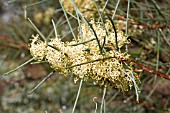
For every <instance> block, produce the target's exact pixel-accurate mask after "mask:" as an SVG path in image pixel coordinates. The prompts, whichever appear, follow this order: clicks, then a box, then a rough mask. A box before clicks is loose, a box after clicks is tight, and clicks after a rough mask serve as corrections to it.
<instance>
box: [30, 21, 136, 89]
mask: <svg viewBox="0 0 170 113" xmlns="http://www.w3.org/2000/svg"><path fill="white" fill-rule="evenodd" d="M90 23H91V24H92V26H93V29H94V30H95V32H96V34H97V37H98V39H99V41H100V45H102V44H103V43H104V38H105V45H104V47H103V49H104V50H105V51H103V53H101V50H100V48H99V46H98V42H97V40H96V37H95V36H94V34H93V32H92V30H91V29H90V28H89V26H87V25H86V24H85V23H82V25H81V28H79V31H80V30H81V33H79V35H78V39H77V40H73V41H71V42H66V43H64V42H62V41H61V40H60V39H59V38H54V39H51V40H50V41H49V42H48V43H46V42H43V41H41V40H40V39H39V38H38V36H33V39H32V42H31V44H30V52H31V55H32V56H33V57H34V58H35V60H45V61H47V62H48V63H49V64H50V65H51V67H52V68H54V69H55V70H58V71H60V72H61V73H63V74H65V75H69V74H70V73H73V74H74V75H75V82H76V81H77V80H78V79H80V78H83V79H84V81H87V80H89V79H92V80H93V82H94V84H99V85H105V84H109V85H110V86H113V87H115V88H118V89H121V90H122V91H127V90H129V89H130V88H131V87H132V86H133V80H132V77H131V75H132V74H134V77H135V80H138V79H137V78H138V75H137V74H136V73H134V72H133V69H132V64H131V63H126V62H124V61H125V60H128V59H129V57H130V55H129V54H128V53H127V52H121V51H120V50H116V41H115V32H114V30H113V29H112V25H111V22H110V21H106V23H105V29H104V27H103V25H102V24H101V23H100V22H95V21H94V20H91V22H90ZM106 30H107V32H108V33H106ZM106 34H107V35H106ZM117 42H118V47H119V48H121V47H122V46H123V45H125V44H128V43H130V42H129V40H127V37H126V36H125V35H124V34H123V32H122V31H119V30H117Z"/></svg>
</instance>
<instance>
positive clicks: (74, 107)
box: [72, 76, 84, 113]
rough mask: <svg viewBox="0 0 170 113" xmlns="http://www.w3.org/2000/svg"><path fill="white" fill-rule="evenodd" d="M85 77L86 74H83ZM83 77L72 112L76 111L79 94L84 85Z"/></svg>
mask: <svg viewBox="0 0 170 113" xmlns="http://www.w3.org/2000/svg"><path fill="white" fill-rule="evenodd" d="M83 78H84V76H83ZM83 78H82V79H81V81H80V85H79V89H78V92H77V97H76V100H75V102H74V107H73V110H72V113H74V111H75V108H76V105H77V101H78V98H79V95H80V90H81V87H82V84H83Z"/></svg>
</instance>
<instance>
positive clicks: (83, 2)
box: [61, 0, 105, 18]
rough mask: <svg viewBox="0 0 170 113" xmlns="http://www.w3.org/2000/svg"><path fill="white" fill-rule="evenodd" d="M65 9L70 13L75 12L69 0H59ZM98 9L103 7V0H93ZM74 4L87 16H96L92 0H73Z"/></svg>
mask: <svg viewBox="0 0 170 113" xmlns="http://www.w3.org/2000/svg"><path fill="white" fill-rule="evenodd" d="M61 2H62V4H63V6H64V8H65V10H66V11H67V12H70V13H72V14H74V13H75V11H74V8H73V5H72V2H71V0H61ZM95 2H96V3H97V5H98V8H99V10H100V11H102V9H103V7H104V3H105V2H104V0H95ZM74 3H75V5H76V6H77V8H78V9H79V10H80V12H82V13H83V15H84V16H85V17H86V18H87V17H88V18H91V17H96V15H98V13H97V10H96V6H95V3H94V0H74Z"/></svg>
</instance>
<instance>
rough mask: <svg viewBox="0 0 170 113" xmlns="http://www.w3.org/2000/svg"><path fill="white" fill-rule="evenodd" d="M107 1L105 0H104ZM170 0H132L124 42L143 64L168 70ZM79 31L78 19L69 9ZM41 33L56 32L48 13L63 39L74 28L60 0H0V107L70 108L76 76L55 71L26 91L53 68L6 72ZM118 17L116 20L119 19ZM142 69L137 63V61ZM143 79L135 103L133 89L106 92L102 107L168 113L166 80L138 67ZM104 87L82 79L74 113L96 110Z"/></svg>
mask: <svg viewBox="0 0 170 113" xmlns="http://www.w3.org/2000/svg"><path fill="white" fill-rule="evenodd" d="M105 2H106V1H105ZM117 3H118V0H112V1H111V0H110V1H109V2H108V3H107V6H106V10H107V12H108V14H110V15H112V14H113V12H114V9H115V7H116V4H117ZM127 4H128V1H127V0H123V1H121V2H120V4H119V7H118V10H117V12H116V16H115V18H114V19H115V21H116V25H117V26H119V27H120V28H121V29H122V30H123V31H124V32H125V27H126V26H125V21H126V15H127ZM169 6H170V1H169V0H131V1H130V10H129V24H128V34H129V39H130V40H131V43H130V44H129V45H128V49H129V53H130V54H131V58H132V59H134V60H136V61H137V62H138V63H141V64H143V65H145V66H148V67H150V68H153V69H154V70H157V71H160V72H162V73H164V74H166V75H170V7H169ZM68 17H69V21H70V23H71V25H72V27H73V28H74V32H75V34H77V24H75V23H76V22H77V21H76V19H74V18H73V17H72V16H70V15H68ZM27 18H30V20H32V22H33V23H34V24H35V26H36V27H37V28H38V29H39V30H40V31H41V33H42V34H43V35H44V36H45V37H47V38H49V37H54V36H55V35H54V30H53V25H52V23H51V19H53V20H54V22H55V23H56V25H57V31H58V34H59V35H60V37H61V38H62V41H70V40H72V38H73V37H72V34H71V31H70V29H69V26H68V24H67V21H66V18H65V16H64V13H63V11H62V9H61V6H60V4H59V1H58V0H0V75H1V76H0V113H70V112H71V111H72V109H73V105H74V101H75V98H76V95H77V91H78V87H79V82H78V83H76V84H75V83H74V80H73V78H71V77H69V76H68V77H65V76H63V75H60V74H59V73H58V72H55V73H54V74H53V75H52V76H51V77H50V78H48V79H47V80H46V81H45V82H44V83H43V84H42V85H41V86H40V87H38V88H37V89H36V90H35V91H34V92H33V93H32V94H30V95H28V92H30V91H31V90H32V89H33V88H34V87H35V86H36V85H37V84H38V83H39V82H41V81H42V80H43V79H44V78H45V77H46V76H47V75H48V74H49V73H50V72H51V71H53V70H52V69H51V68H50V66H49V64H47V63H42V64H30V63H29V64H27V65H25V66H23V67H22V68H20V69H18V70H16V71H14V72H12V73H10V74H8V75H6V76H2V75H3V73H5V72H7V71H10V70H12V69H14V68H16V67H17V66H19V65H21V64H23V63H24V62H26V61H28V60H29V59H31V58H32V57H31V55H30V52H29V43H30V38H31V36H32V35H33V34H34V35H36V34H38V33H37V31H36V30H35V28H34V27H33V26H32V25H31V23H30V22H29V21H28V19H27ZM119 22H120V23H119ZM136 69H138V70H139V69H141V67H136ZM139 75H140V80H141V83H140V84H139V87H140V90H141V91H140V94H139V95H140V97H139V103H137V102H136V97H135V90H134V89H132V90H130V91H128V92H120V91H118V90H117V89H114V88H109V89H108V90H107V92H106V103H105V106H106V108H105V109H106V113H170V81H169V80H166V79H163V78H160V77H159V76H157V77H156V75H155V74H153V73H149V72H147V71H142V72H139ZM102 95H103V94H102V88H101V87H99V86H97V85H93V82H92V81H89V82H84V83H83V86H82V90H81V93H80V97H79V100H78V104H77V107H76V111H75V113H87V112H88V113H94V112H95V109H96V105H97V110H98V111H99V109H100V104H101V100H102Z"/></svg>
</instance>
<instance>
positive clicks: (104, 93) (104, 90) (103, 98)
mask: <svg viewBox="0 0 170 113" xmlns="http://www.w3.org/2000/svg"><path fill="white" fill-rule="evenodd" d="M106 88H107V84H106V85H105V86H104V89H103V97H102V103H101V106H100V113H102V110H103V105H104V101H105V95H106Z"/></svg>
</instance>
